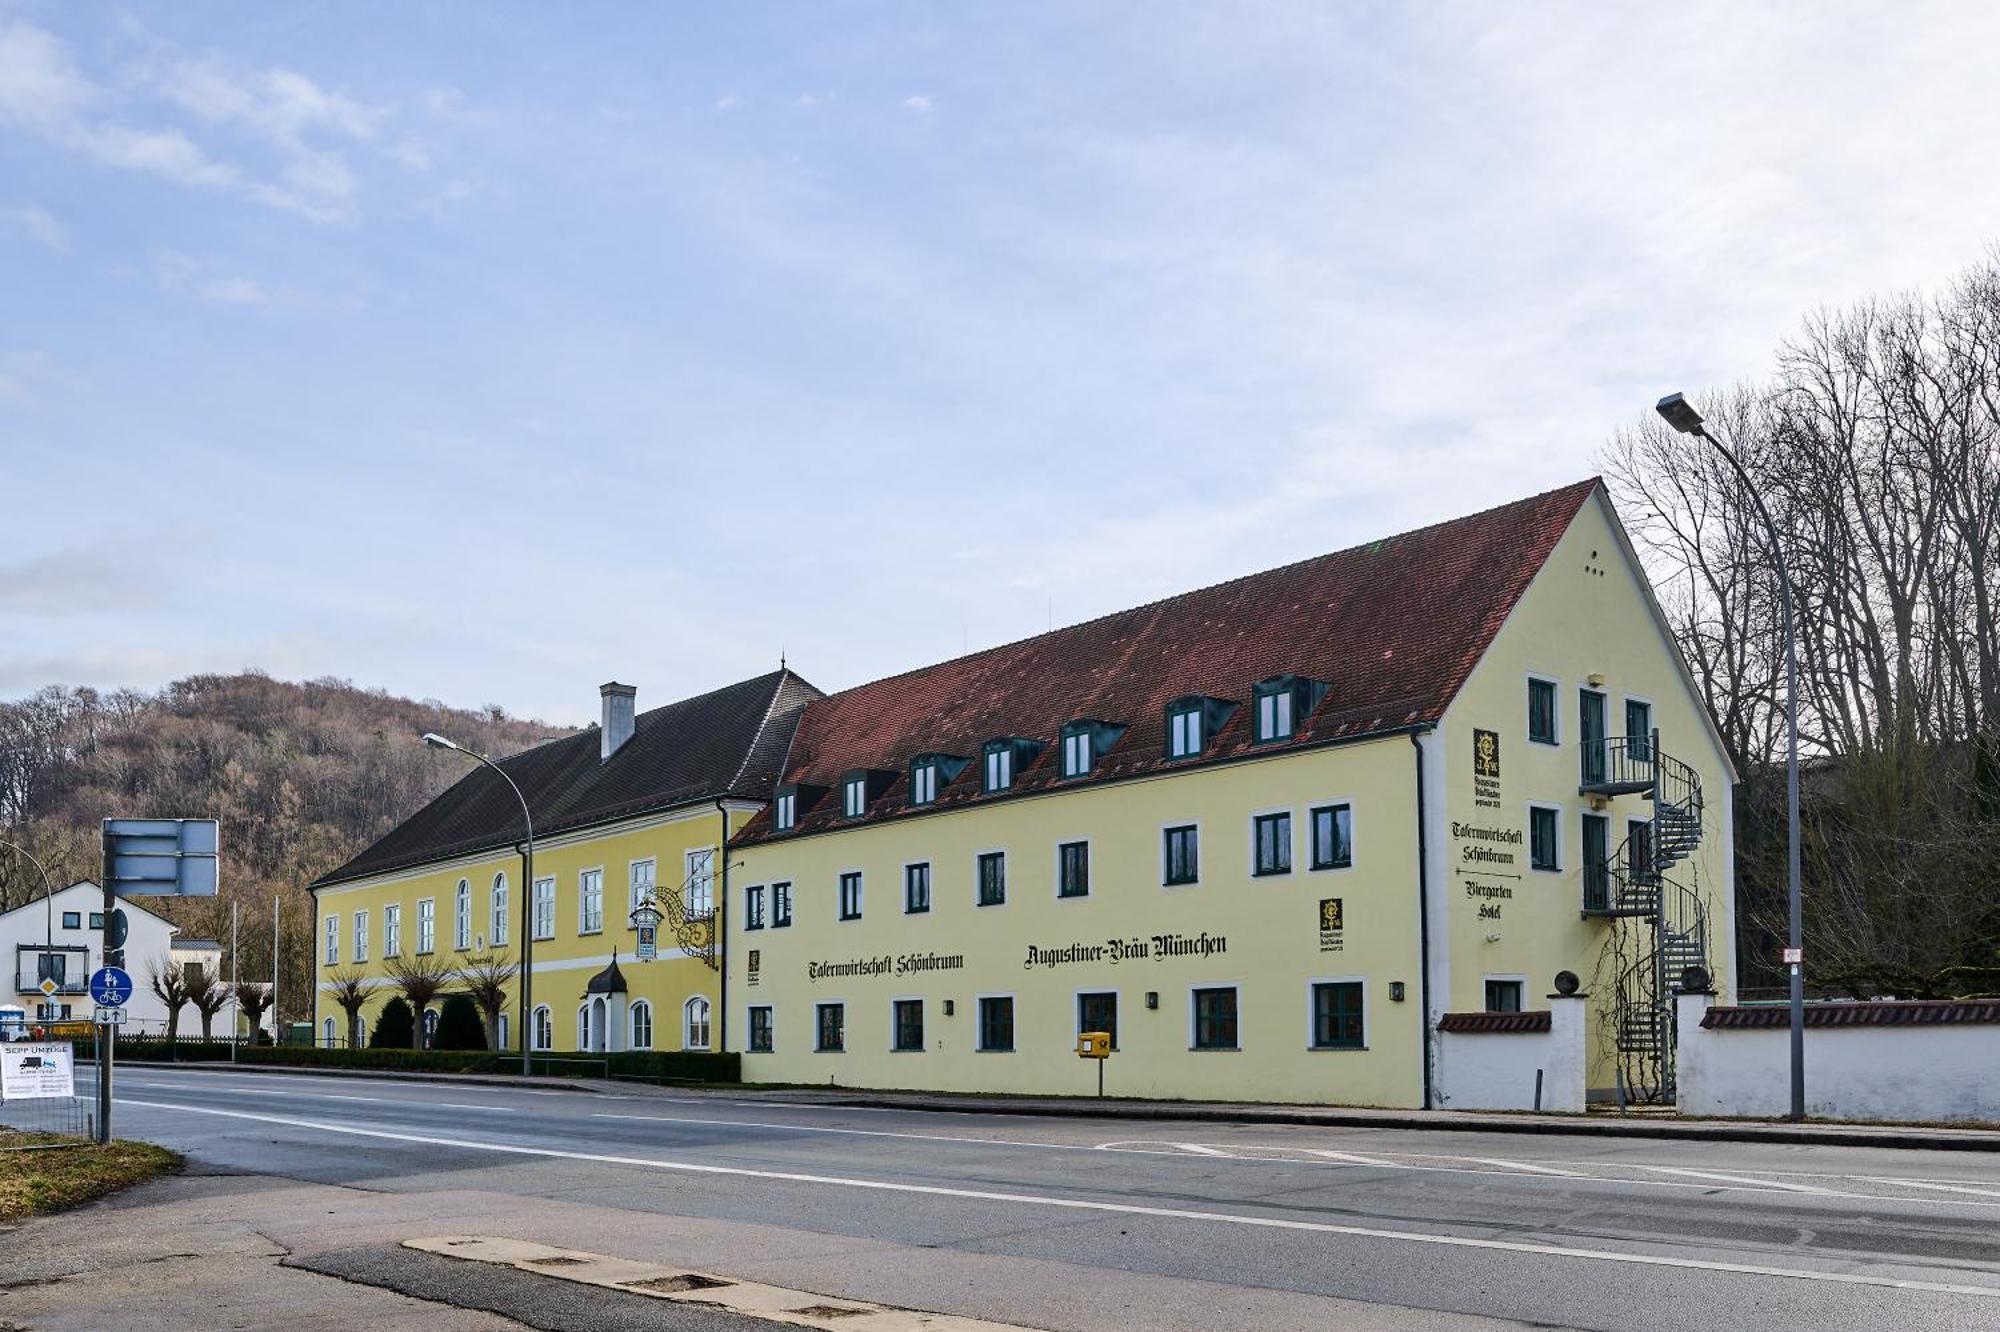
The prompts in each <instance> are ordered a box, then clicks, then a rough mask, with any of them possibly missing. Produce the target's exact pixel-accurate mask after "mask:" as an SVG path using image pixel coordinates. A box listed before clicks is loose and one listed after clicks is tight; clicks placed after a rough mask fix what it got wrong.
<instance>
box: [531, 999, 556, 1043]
mask: <svg viewBox="0 0 2000 1332" xmlns="http://www.w3.org/2000/svg"><path fill="white" fill-rule="evenodd" d="M534 1038H535V1041H534V1044H535V1048H536V1049H537V1050H546V1049H549V1048H550V1047H551V1046H553V1045H554V1044H555V1043H556V1022H555V1015H554V1014H553V1013H551V1012H550V1011H549V1006H548V1005H547V1004H538V1005H537V1006H536V1008H535V1029H534Z"/></svg>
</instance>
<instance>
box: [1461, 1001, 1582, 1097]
mask: <svg viewBox="0 0 2000 1332" xmlns="http://www.w3.org/2000/svg"><path fill="white" fill-rule="evenodd" d="M1584 1008H1585V1004H1584V997H1583V996H1582V995H1575V996H1569V997H1565V996H1562V995H1551V996H1550V997H1549V1029H1548V1030H1547V1031H1521V1032H1463V1031H1440V1032H1438V1033H1437V1041H1438V1082H1437V1103H1438V1107H1439V1108H1440V1109H1444V1110H1533V1109H1534V1108H1535V1072H1536V1070H1537V1069H1539V1070H1541V1074H1542V1107H1541V1108H1542V1109H1543V1110H1547V1111H1554V1112H1558V1113H1562V1114H1579V1115H1580V1114H1582V1113H1583V1110H1584V1060H1585V1051H1584Z"/></svg>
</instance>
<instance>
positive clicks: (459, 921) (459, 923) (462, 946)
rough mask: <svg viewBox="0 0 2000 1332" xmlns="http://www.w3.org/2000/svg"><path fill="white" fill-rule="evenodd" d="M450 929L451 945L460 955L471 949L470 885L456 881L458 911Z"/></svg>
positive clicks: (461, 880) (464, 881) (462, 880)
mask: <svg viewBox="0 0 2000 1332" xmlns="http://www.w3.org/2000/svg"><path fill="white" fill-rule="evenodd" d="M455 915H456V919H455V920H454V922H453V928H452V945H453V946H454V947H455V948H457V949H458V951H460V952H461V953H462V952H464V951H465V950H466V949H468V948H470V947H472V885H471V884H470V883H469V882H467V881H466V880H464V879H460V880H459V881H458V910H457V912H456V913H455Z"/></svg>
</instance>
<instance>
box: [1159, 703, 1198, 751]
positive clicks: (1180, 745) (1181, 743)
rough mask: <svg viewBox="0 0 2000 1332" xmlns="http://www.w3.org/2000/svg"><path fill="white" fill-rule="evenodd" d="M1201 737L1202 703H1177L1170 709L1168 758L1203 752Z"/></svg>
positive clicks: (1168, 719) (1168, 714) (1168, 717)
mask: <svg viewBox="0 0 2000 1332" xmlns="http://www.w3.org/2000/svg"><path fill="white" fill-rule="evenodd" d="M1201 738H1202V737H1201V704H1199V703H1182V704H1177V705H1176V706H1175V707H1173V708H1172V709H1171V710H1169V711H1168V713H1167V757H1168V758H1191V757H1193V756H1194V755H1196V754H1199V753H1201Z"/></svg>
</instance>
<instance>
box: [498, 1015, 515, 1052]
mask: <svg viewBox="0 0 2000 1332" xmlns="http://www.w3.org/2000/svg"><path fill="white" fill-rule="evenodd" d="M495 1025H496V1026H497V1027H498V1028H499V1030H498V1031H497V1032H496V1033H495V1034H496V1035H497V1036H498V1037H499V1038H500V1039H499V1040H497V1041H495V1042H494V1046H493V1048H494V1049H496V1050H511V1049H513V1048H514V1042H513V1041H511V1040H509V1039H508V1032H507V1015H506V1014H505V1013H502V1014H501V1015H500V1021H499V1022H498V1023H496V1024H495Z"/></svg>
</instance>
